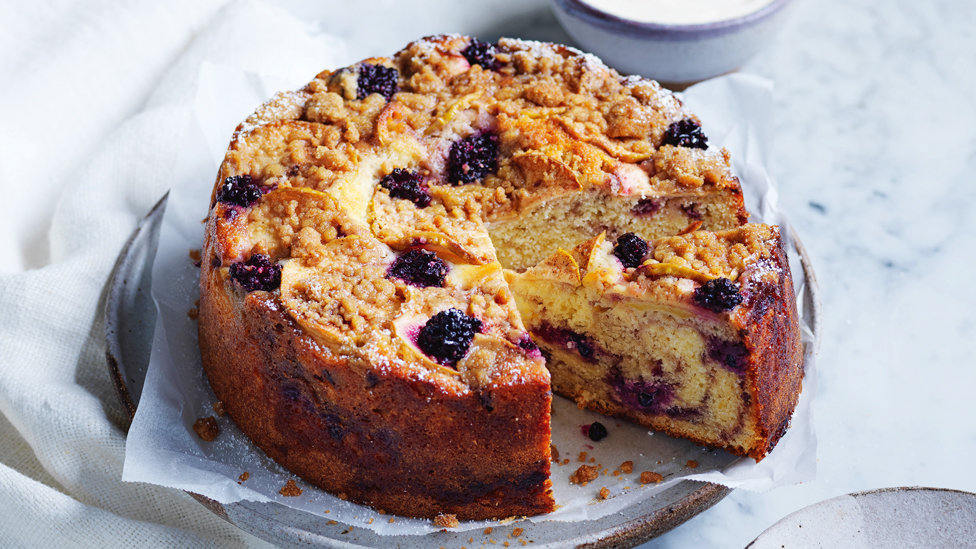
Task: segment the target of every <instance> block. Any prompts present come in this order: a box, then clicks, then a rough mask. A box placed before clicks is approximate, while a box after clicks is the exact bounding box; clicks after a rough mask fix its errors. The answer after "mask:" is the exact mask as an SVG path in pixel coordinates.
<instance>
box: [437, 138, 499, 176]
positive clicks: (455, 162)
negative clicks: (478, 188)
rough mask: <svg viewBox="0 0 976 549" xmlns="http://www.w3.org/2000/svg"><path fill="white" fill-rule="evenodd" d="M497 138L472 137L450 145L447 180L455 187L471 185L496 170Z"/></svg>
mask: <svg viewBox="0 0 976 549" xmlns="http://www.w3.org/2000/svg"><path fill="white" fill-rule="evenodd" d="M497 156H498V136H497V135H495V134H492V133H483V134H481V135H472V136H471V137H466V138H464V139H462V140H460V141H455V142H454V143H453V144H451V152H450V155H449V157H448V161H447V180H448V181H450V182H451V183H454V184H455V185H460V184H464V183H472V182H474V181H477V180H479V179H481V178H482V177H484V176H486V175H488V174H489V173H492V172H494V171H495V170H497V169H498V158H497Z"/></svg>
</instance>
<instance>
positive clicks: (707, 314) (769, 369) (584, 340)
mask: <svg viewBox="0 0 976 549" xmlns="http://www.w3.org/2000/svg"><path fill="white" fill-rule="evenodd" d="M507 275H508V279H509V283H510V286H511V288H512V291H513V293H514V294H515V298H516V301H517V303H518V306H519V310H520V311H521V313H522V318H523V321H524V322H525V324H526V326H527V327H528V328H529V330H530V332H531V333H532V336H533V338H534V340H535V342H536V343H537V344H538V345H539V347H540V348H541V349H542V352H543V354H544V355H545V356H546V359H547V366H548V368H549V371H550V374H551V376H552V387H553V391H554V392H556V393H558V394H561V395H563V396H566V397H568V398H571V399H575V400H576V402H577V403H578V404H579V405H580V406H581V407H586V408H589V409H591V410H594V411H596V412H599V413H602V414H606V415H610V416H615V417H621V418H626V419H629V420H631V421H633V422H636V423H638V424H640V425H643V426H645V427H648V428H651V429H654V430H656V431H661V432H665V433H667V434H669V435H672V436H675V437H680V438H687V439H690V440H693V441H695V442H697V443H699V444H703V445H708V446H713V447H719V448H725V449H727V450H728V451H730V452H732V453H733V454H736V455H740V456H749V457H752V458H754V459H755V460H757V461H759V460H761V459H762V458H763V457H764V456H766V455H767V454H768V453H769V452H770V451H771V450H772V448H773V447H774V446H775V445H776V442H777V441H778V440H779V438H780V437H781V436H782V435H783V433H784V432H785V430H786V428H787V426H788V424H789V420H790V416H791V415H792V412H793V408H794V407H795V405H796V400H797V395H798V394H799V392H800V385H801V380H802V375H803V353H802V346H801V343H800V334H799V329H798V323H797V312H796V305H795V298H794V293H793V285H792V279H791V276H790V271H789V266H788V264H787V260H786V254H785V252H784V249H783V243H782V240H781V238H780V234H779V230H778V228H777V227H773V226H767V225H754V224H748V225H744V226H742V227H740V228H737V229H733V230H728V231H720V232H707V231H697V232H691V233H688V234H682V235H678V236H673V237H667V238H661V239H659V240H656V241H653V242H651V243H649V244H648V243H646V242H645V241H644V240H642V239H640V238H639V237H636V236H634V235H632V234H626V235H623V236H621V237H620V238H618V239H616V241H615V242H611V241H608V240H606V239H605V237H604V235H602V234H601V235H600V236H598V237H596V238H593V239H591V240H589V241H587V242H585V243H583V244H581V245H579V246H577V247H576V248H574V249H573V250H572V251H566V250H559V251H558V252H557V253H555V254H553V255H552V256H551V257H550V258H549V259H547V260H546V261H544V262H542V263H541V264H539V265H537V266H535V267H533V268H531V269H528V270H527V271H526V272H524V273H521V274H519V273H515V272H511V271H509V272H508V273H507Z"/></svg>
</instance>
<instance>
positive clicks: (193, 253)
mask: <svg viewBox="0 0 976 549" xmlns="http://www.w3.org/2000/svg"><path fill="white" fill-rule="evenodd" d="M190 259H192V260H193V264H194V265H196V266H197V267H199V266H200V261H202V260H203V256H202V255H200V250H198V249H196V248H192V249H191V250H190Z"/></svg>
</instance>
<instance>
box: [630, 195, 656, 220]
mask: <svg viewBox="0 0 976 549" xmlns="http://www.w3.org/2000/svg"><path fill="white" fill-rule="evenodd" d="M662 207H664V200H662V199H660V198H642V199H641V200H639V201H638V202H637V204H634V207H633V208H631V209H630V213H632V214H634V215H636V216H637V217H654V216H655V215H657V212H659V211H661V208H662Z"/></svg>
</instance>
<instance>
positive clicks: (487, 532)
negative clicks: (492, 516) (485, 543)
mask: <svg viewBox="0 0 976 549" xmlns="http://www.w3.org/2000/svg"><path fill="white" fill-rule="evenodd" d="M490 533H491V526H489V527H488V528H485V535H486V536H487V535H488V534H490Z"/></svg>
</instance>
